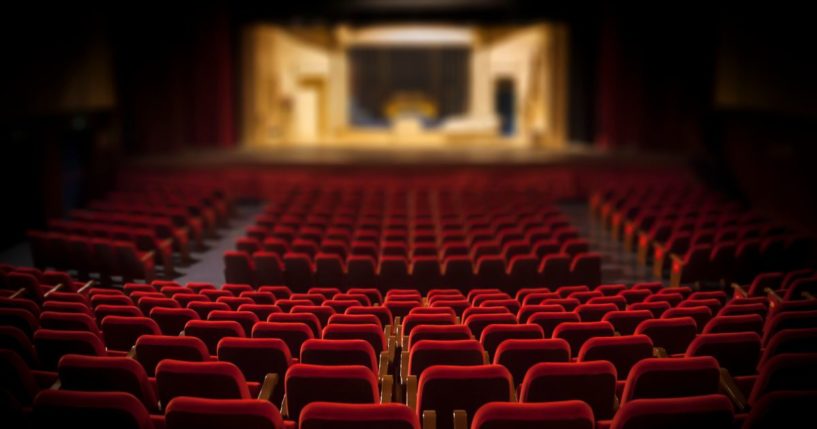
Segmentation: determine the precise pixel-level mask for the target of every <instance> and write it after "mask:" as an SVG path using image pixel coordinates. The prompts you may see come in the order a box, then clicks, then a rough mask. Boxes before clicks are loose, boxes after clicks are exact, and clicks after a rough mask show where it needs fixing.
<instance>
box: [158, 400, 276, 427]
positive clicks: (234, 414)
mask: <svg viewBox="0 0 817 429" xmlns="http://www.w3.org/2000/svg"><path fill="white" fill-rule="evenodd" d="M165 423H166V427H167V429H188V428H198V429H228V428H235V427H242V428H253V429H284V422H283V420H282V419H281V414H280V413H279V412H278V409H277V408H275V405H273V404H272V403H270V401H266V400H260V399H206V398H192V397H178V398H174V399H173V400H172V401H170V404H168V405H167V407H166V411H165ZM155 429H158V428H155Z"/></svg>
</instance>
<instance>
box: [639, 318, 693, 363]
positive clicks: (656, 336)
mask: <svg viewBox="0 0 817 429" xmlns="http://www.w3.org/2000/svg"><path fill="white" fill-rule="evenodd" d="M697 332H698V328H697V325H696V324H695V320H694V319H693V318H691V317H681V318H678V319H649V320H645V321H643V322H641V323H640V324H639V325H638V327H637V328H636V330H635V333H636V334H642V335H646V336H648V337H650V339H651V340H652V343H653V345H654V346H655V347H661V348H663V349H664V350H665V351H666V352H667V353H668V354H671V355H674V354H679V353H684V352H685V351H686V349H687V347H689V343H691V342H692V340H694V339H695V336H696V335H697Z"/></svg>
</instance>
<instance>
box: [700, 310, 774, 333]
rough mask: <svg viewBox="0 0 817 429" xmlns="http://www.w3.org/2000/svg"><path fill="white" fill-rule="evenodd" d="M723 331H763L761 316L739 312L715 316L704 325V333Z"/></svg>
mask: <svg viewBox="0 0 817 429" xmlns="http://www.w3.org/2000/svg"><path fill="white" fill-rule="evenodd" d="M725 332H754V333H757V334H760V333H762V332H763V317H762V316H760V315H759V314H740V315H735V316H715V317H713V318H712V320H710V321H709V323H707V324H706V326H705V327H704V330H703V333H705V334H719V333H725Z"/></svg>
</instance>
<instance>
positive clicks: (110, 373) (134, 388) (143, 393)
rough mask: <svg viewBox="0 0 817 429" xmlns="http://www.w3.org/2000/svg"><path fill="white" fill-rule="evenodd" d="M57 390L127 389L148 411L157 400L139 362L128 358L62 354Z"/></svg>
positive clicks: (117, 390)
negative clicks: (58, 388)
mask: <svg viewBox="0 0 817 429" xmlns="http://www.w3.org/2000/svg"><path fill="white" fill-rule="evenodd" d="M57 372H58V373H59V379H60V389H63V390H80V391H87V392H105V391H110V392H127V393H130V394H132V395H133V396H135V397H137V398H139V400H141V401H142V403H143V404H144V405H145V408H147V409H148V410H149V411H158V400H157V398H156V394H155V393H154V392H153V387H152V386H151V383H150V381H149V380H148V376H147V373H146V372H145V370H144V368H142V365H140V364H139V362H137V361H136V360H134V359H130V358H127V357H108V356H82V355H65V356H63V358H62V359H61V360H60V362H59V364H58V366H57Z"/></svg>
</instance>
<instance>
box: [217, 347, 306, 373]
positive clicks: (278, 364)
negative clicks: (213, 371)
mask: <svg viewBox="0 0 817 429" xmlns="http://www.w3.org/2000/svg"><path fill="white" fill-rule="evenodd" d="M218 360H220V361H224V362H231V363H233V364H234V365H235V366H237V367H238V369H240V370H241V373H242V374H244V378H246V379H247V381H254V382H258V383H261V382H263V381H264V377H266V376H267V374H278V377H279V378H282V377H283V376H284V374H285V373H286V370H287V368H288V367H289V365H290V363H291V362H292V356H291V355H290V352H289V347H287V345H286V343H285V342H284V341H283V340H280V339H278V338H232V337H228V338H224V339H222V340H221V341H220V342H219V343H218Z"/></svg>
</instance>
